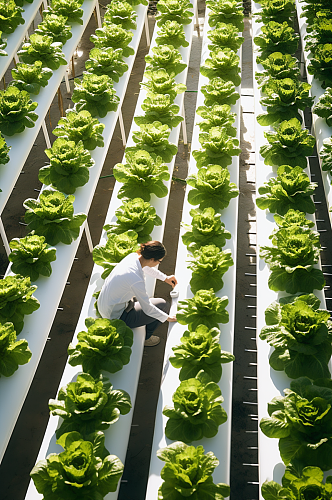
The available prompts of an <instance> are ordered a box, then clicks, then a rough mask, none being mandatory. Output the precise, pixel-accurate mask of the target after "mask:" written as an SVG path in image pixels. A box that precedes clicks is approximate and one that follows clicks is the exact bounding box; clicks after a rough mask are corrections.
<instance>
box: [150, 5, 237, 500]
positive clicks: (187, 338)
mask: <svg viewBox="0 0 332 500" xmlns="http://www.w3.org/2000/svg"><path fill="white" fill-rule="evenodd" d="M207 7H208V24H209V26H210V28H214V29H212V30H210V31H208V32H207V35H206V36H207V38H208V39H209V44H208V49H209V53H208V57H207V58H206V59H205V61H204V62H203V64H202V65H201V68H200V72H201V75H202V76H203V77H206V78H207V79H208V83H207V84H206V85H203V86H202V87H201V92H202V94H203V95H204V98H205V99H204V106H199V107H198V109H197V114H198V115H199V116H200V117H201V118H202V119H201V121H199V123H198V127H199V130H200V133H199V139H198V140H199V142H200V144H201V149H200V150H195V151H193V153H192V156H193V159H194V160H192V162H191V163H192V164H195V168H194V169H193V170H194V171H196V168H197V173H194V172H191V174H190V175H189V177H188V178H187V185H188V187H189V186H190V187H191V189H187V202H186V204H185V207H187V208H186V210H185V213H184V216H185V219H184V220H185V221H187V217H188V218H189V213H188V214H187V212H189V207H188V205H187V204H189V205H192V206H194V207H196V208H193V209H191V210H190V216H191V217H192V219H191V223H190V224H185V225H184V230H185V231H184V232H183V234H182V244H183V245H184V246H185V247H187V252H189V254H188V257H189V258H188V261H187V262H188V264H187V267H188V269H189V274H190V276H191V279H190V283H189V285H190V290H191V292H192V294H193V297H192V298H187V299H185V300H181V301H180V302H179V303H178V312H177V319H178V322H179V324H180V325H186V326H187V330H185V331H184V333H183V336H182V337H181V339H180V340H181V343H180V344H179V345H174V340H173V335H174V334H173V333H172V335H171V336H170V337H169V339H168V344H171V345H173V347H172V351H173V354H172V355H171V356H170V357H169V362H170V363H171V365H172V366H173V367H174V368H176V369H179V372H178V374H177V375H176V377H178V378H179V379H180V385H179V386H178V388H177V389H176V390H175V392H174V393H173V396H172V401H173V406H168V404H167V403H168V400H167V399H168V398H167V396H166V394H167V395H168V393H169V390H168V388H169V389H170V391H171V392H173V390H174V384H175V383H176V380H175V379H174V376H173V375H172V374H170V377H169V378H168V379H167V375H166V378H165V380H164V381H163V385H162V391H163V397H162V400H163V404H165V402H166V406H165V407H164V409H163V411H162V413H163V415H164V416H165V417H166V418H167V422H166V426H165V429H164V436H165V437H166V438H167V440H171V441H175V443H172V444H170V445H169V446H167V447H165V448H161V449H159V450H158V451H157V457H158V458H159V459H160V460H162V461H164V462H165V466H164V467H163V469H162V470H161V472H160V477H161V479H162V480H163V482H162V483H161V486H160V487H159V490H158V498H170V497H173V495H175V492H179V495H178V498H184V497H188V498H196V496H197V498H200V497H202V498H203V497H204V496H205V495H206V496H209V497H211V498H223V497H227V496H229V493H230V489H229V486H228V485H227V484H224V483H218V484H215V483H214V482H213V478H212V474H213V471H214V469H215V468H216V466H217V465H218V464H219V460H218V459H217V458H216V456H215V455H214V454H213V452H211V451H210V452H208V453H206V454H204V449H203V446H201V445H198V446H196V447H195V446H190V443H192V442H193V441H195V442H196V441H201V440H202V439H203V438H216V436H217V434H218V433H219V426H220V425H221V424H223V423H225V422H226V420H227V413H226V411H225V410H224V408H223V407H222V406H221V403H222V402H223V397H222V394H221V389H220V379H221V375H222V365H223V364H224V363H230V362H232V361H233V360H234V356H233V355H232V354H231V353H230V352H226V351H223V350H222V344H223V342H222V335H221V331H220V324H222V323H224V324H225V323H228V321H229V314H228V311H227V310H226V307H227V305H228V298H227V297H226V296H224V297H220V296H219V295H220V293H221V290H222V288H223V286H224V282H223V277H224V274H225V273H226V272H227V271H228V269H229V268H230V267H231V266H233V259H232V255H231V250H229V249H227V250H224V249H223V248H224V246H225V245H226V241H227V240H229V239H230V238H231V233H230V232H229V231H228V230H227V229H226V227H225V224H224V222H222V219H223V217H224V215H225V213H226V211H227V208H228V206H229V203H230V201H231V199H232V198H235V197H237V196H238V189H237V187H236V185H235V184H234V183H232V182H230V172H229V170H228V168H227V167H228V166H229V165H231V164H232V162H233V157H234V156H237V155H239V153H240V149H239V148H238V145H239V141H238V139H236V138H235V137H236V135H237V133H236V129H235V128H234V126H233V124H234V122H235V113H233V112H232V110H231V104H235V103H236V101H237V99H238V98H239V94H238V93H237V92H236V90H235V86H238V85H239V84H240V82H241V78H240V76H239V72H240V66H239V60H240V58H239V56H238V55H237V52H238V51H239V49H240V47H241V44H242V42H243V38H242V37H241V36H239V33H238V32H239V31H242V30H243V9H242V5H241V3H240V2H237V1H232V2H228V1H224V0H217V1H215V0H208V1H207ZM203 50H204V44H203ZM235 164H236V165H237V166H238V162H235ZM232 168H235V167H234V165H233V166H232ZM235 226H236V224H235ZM234 230H236V229H235V228H234ZM180 245H181V244H180ZM179 257H180V260H181V266H179V267H182V266H183V262H182V258H183V255H182V253H181V255H179ZM183 275H184V273H183ZM185 285H186V283H185ZM181 288H182V286H181ZM185 288H186V286H183V289H185ZM167 384H168V386H171V387H168V388H166V387H165V386H166V385H167ZM164 391H165V393H164ZM165 399H166V401H165ZM163 423H164V421H163ZM159 426H160V423H159V421H158V427H159ZM157 437H158V439H159V436H157ZM164 440H165V439H164V438H163V442H164ZM183 461H185V462H186V463H187V464H188V467H187V471H188V472H187V471H185V470H183V467H182V465H181V464H182V463H183ZM223 462H227V459H226V460H223ZM226 468H227V467H226ZM189 471H190V472H189ZM155 473H156V471H155V469H153V471H152V475H153V476H154V475H155ZM150 474H151V471H150ZM153 482H154V480H153ZM149 494H150V492H149V490H148V496H149ZM155 494H156V492H155V491H154V490H153V487H152V490H151V498H152V497H153V496H154V495H155ZM149 498H150V496H149Z"/></svg>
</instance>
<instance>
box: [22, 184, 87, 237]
mask: <svg viewBox="0 0 332 500" xmlns="http://www.w3.org/2000/svg"><path fill="white" fill-rule="evenodd" d="M74 200H75V196H73V195H70V196H67V198H66V196H65V195H64V194H63V193H60V192H59V191H53V190H51V189H44V191H42V192H41V193H40V195H39V200H35V199H34V198H28V199H27V200H25V202H24V203H23V206H24V208H26V209H27V210H26V212H25V216H24V219H25V222H26V223H27V224H28V229H29V230H31V231H35V233H36V234H38V235H39V236H45V241H46V242H47V243H48V244H49V245H56V244H57V243H60V242H61V243H64V244H65V245H70V244H71V243H72V241H73V240H76V238H78V236H79V234H80V229H81V225H82V224H83V222H84V221H85V220H86V215H85V214H83V213H78V214H75V215H74V206H73V203H74Z"/></svg>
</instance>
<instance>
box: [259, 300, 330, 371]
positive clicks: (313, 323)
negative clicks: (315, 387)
mask: <svg viewBox="0 0 332 500" xmlns="http://www.w3.org/2000/svg"><path fill="white" fill-rule="evenodd" d="M319 304H320V301H319V299H317V297H315V295H314V294H309V295H300V296H295V297H294V296H288V297H287V298H283V299H280V303H278V302H274V303H273V304H271V305H270V306H269V307H268V308H267V310H266V311H265V321H266V324H267V326H265V327H263V328H262V330H261V333H260V335H259V337H260V339H261V340H266V341H267V342H268V343H269V344H270V345H271V346H272V347H274V349H275V350H274V352H273V353H272V355H271V357H270V365H271V366H272V368H274V369H275V370H279V371H281V370H284V371H285V373H286V375H287V376H288V377H290V378H298V377H304V376H307V377H309V378H311V379H316V378H329V377H330V376H331V375H330V372H329V368H328V363H329V360H330V357H331V354H332V345H331V342H332V323H331V321H329V318H330V313H329V312H328V311H326V310H323V309H319Z"/></svg>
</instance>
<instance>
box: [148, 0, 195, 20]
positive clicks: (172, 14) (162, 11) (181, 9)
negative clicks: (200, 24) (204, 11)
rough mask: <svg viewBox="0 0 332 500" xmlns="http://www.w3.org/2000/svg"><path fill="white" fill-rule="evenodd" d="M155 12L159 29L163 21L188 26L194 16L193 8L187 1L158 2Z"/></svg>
mask: <svg viewBox="0 0 332 500" xmlns="http://www.w3.org/2000/svg"><path fill="white" fill-rule="evenodd" d="M157 10H158V14H157V15H156V21H157V25H158V26H159V27H160V26H163V24H164V23H165V21H176V22H178V23H180V24H190V23H191V22H192V21H191V18H192V16H193V15H194V13H193V12H192V10H193V6H192V4H191V3H190V2H189V0H159V2H158V3H157Z"/></svg>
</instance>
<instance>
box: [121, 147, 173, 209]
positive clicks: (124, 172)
mask: <svg viewBox="0 0 332 500" xmlns="http://www.w3.org/2000/svg"><path fill="white" fill-rule="evenodd" d="M126 161H127V163H125V164H122V163H117V164H116V165H115V166H114V168H113V173H114V177H115V179H116V180H117V181H118V182H121V183H123V184H124V185H123V186H122V187H121V188H120V191H119V193H118V197H119V198H120V199H121V198H125V197H126V198H137V197H140V198H142V199H143V200H144V201H150V199H151V194H155V195H156V196H157V197H158V198H163V197H164V196H166V195H167V192H168V190H167V187H166V186H165V184H164V182H163V181H167V180H168V179H169V177H170V174H169V171H168V167H167V165H165V164H164V163H163V160H162V158H161V157H160V156H152V155H151V154H150V153H148V152H147V151H144V150H142V149H139V150H137V151H128V148H127V149H126Z"/></svg>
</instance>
